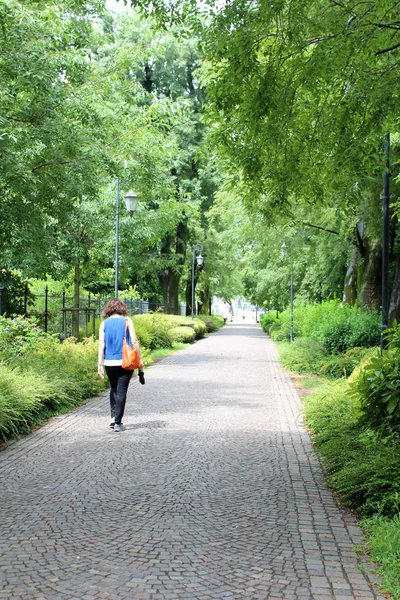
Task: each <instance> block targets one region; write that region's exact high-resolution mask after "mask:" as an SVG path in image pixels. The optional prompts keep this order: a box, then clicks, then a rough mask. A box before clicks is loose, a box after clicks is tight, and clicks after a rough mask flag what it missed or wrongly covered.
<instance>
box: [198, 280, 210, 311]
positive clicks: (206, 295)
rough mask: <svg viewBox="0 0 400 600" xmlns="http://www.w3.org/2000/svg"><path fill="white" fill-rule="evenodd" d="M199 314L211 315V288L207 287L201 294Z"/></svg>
mask: <svg viewBox="0 0 400 600" xmlns="http://www.w3.org/2000/svg"><path fill="white" fill-rule="evenodd" d="M199 314H200V315H209V314H211V312H210V287H209V286H208V285H207V286H205V288H204V289H203V291H202V292H201V293H200V300H199Z"/></svg>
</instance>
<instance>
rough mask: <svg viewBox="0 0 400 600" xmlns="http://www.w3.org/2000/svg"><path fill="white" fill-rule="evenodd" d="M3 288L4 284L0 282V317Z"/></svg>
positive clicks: (0, 313)
mask: <svg viewBox="0 0 400 600" xmlns="http://www.w3.org/2000/svg"><path fill="white" fill-rule="evenodd" d="M3 290H4V285H3V284H2V283H0V317H1V315H2V314H3V309H2V306H1V301H2V297H1V296H2V294H3Z"/></svg>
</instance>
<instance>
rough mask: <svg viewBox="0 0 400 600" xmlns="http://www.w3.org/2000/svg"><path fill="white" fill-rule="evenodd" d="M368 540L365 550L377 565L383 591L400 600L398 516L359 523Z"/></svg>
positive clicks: (399, 525)
mask: <svg viewBox="0 0 400 600" xmlns="http://www.w3.org/2000/svg"><path fill="white" fill-rule="evenodd" d="M361 526H362V528H363V529H364V530H365V531H367V533H368V534H369V538H368V541H367V549H368V552H369V556H370V559H371V560H372V561H373V562H375V563H378V564H379V565H380V566H379V568H378V573H379V574H380V575H381V577H382V578H383V582H384V589H385V591H386V592H387V593H389V594H391V595H392V598H393V600H399V599H400V514H399V515H397V516H395V517H394V518H393V519H387V518H384V517H374V518H372V519H364V520H363V521H361Z"/></svg>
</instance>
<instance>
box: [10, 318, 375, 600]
mask: <svg viewBox="0 0 400 600" xmlns="http://www.w3.org/2000/svg"><path fill="white" fill-rule="evenodd" d="M107 405H108V400H107V396H106V395H103V396H102V397H101V398H100V399H99V400H97V401H94V402H93V401H92V402H89V403H87V404H86V405H85V406H83V407H81V408H80V409H78V410H77V411H75V412H74V413H73V414H70V415H65V416H62V417H58V418H56V419H54V420H52V421H51V422H50V423H48V424H47V425H46V426H45V427H43V428H41V429H40V430H38V431H36V432H35V433H33V434H32V435H30V436H28V437H26V438H24V439H22V440H19V441H17V442H13V443H11V444H8V445H7V446H6V448H5V449H4V450H3V452H1V453H0V476H1V480H2V491H1V514H0V517H1V518H0V569H1V581H2V585H1V588H0V599H1V598H7V599H14V598H15V599H17V598H18V599H21V600H25V599H26V600H28V599H36V600H52V599H54V600H64V599H68V600H74V599H77V600H78V599H79V600H98V599H102V598H104V599H107V600H121V599H134V600H174V599H180V600H225V599H227V600H245V599H249V600H266V599H268V600H282V599H287V600H329V599H334V600H341V599H344V598H346V599H349V598H354V599H355V600H372V599H376V600H380V599H381V598H382V597H381V596H380V595H379V593H378V592H377V591H376V589H375V588H374V587H373V586H372V584H371V582H372V581H375V577H373V576H372V575H369V571H368V567H367V566H366V565H365V564H362V563H361V562H360V559H359V558H357V556H356V555H355V554H354V553H353V550H352V547H353V545H354V544H358V543H360V540H361V532H360V530H359V529H358V527H357V524H356V521H355V519H354V517H352V516H351V515H350V514H348V513H347V512H345V511H344V510H342V509H340V508H338V507H337V506H336V504H335V501H334V499H333V497H332V495H331V494H330V493H329V491H327V489H326V488H325V487H324V485H323V483H322V473H321V469H320V466H319V462H318V459H317V457H316V456H315V454H314V453H313V451H312V447H311V444H310V440H309V438H308V435H307V433H306V432H305V430H304V428H303V426H302V422H301V416H300V401H299V398H298V396H297V393H296V391H295V389H294V387H293V385H292V382H291V381H290V379H289V377H288V376H287V375H286V374H285V373H284V371H283V369H282V368H281V366H280V365H279V363H278V357H277V353H276V350H275V348H274V346H273V344H272V343H271V341H270V340H268V339H267V337H266V336H265V335H264V334H263V333H262V332H261V330H260V329H259V327H258V326H256V325H245V324H240V325H236V324H231V325H228V326H226V327H225V328H223V329H222V330H221V331H220V332H218V333H216V334H213V335H212V336H210V337H209V338H207V339H205V340H201V341H200V342H198V343H196V344H195V345H193V346H191V347H190V348H188V349H187V350H184V351H182V352H180V353H178V354H175V355H173V356H170V357H168V358H167V359H165V360H164V361H163V362H162V363H159V364H157V365H155V366H154V367H152V368H151V369H149V371H148V373H147V381H146V385H145V386H144V387H143V386H140V385H138V382H137V380H136V379H135V380H134V381H133V382H132V384H131V387H130V392H129V401H128V406H127V413H126V415H125V418H124V422H125V424H126V425H127V430H126V431H125V432H123V433H120V434H116V433H113V432H111V431H110V430H109V429H108V410H107ZM382 600H383V599H382Z"/></svg>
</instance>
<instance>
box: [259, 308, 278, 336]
mask: <svg viewBox="0 0 400 600" xmlns="http://www.w3.org/2000/svg"><path fill="white" fill-rule="evenodd" d="M277 320H278V317H277V316H276V312H275V311H271V312H266V313H264V314H263V315H262V316H261V319H260V324H261V327H262V328H263V330H264V331H265V333H269V331H270V328H271V325H273V324H274V323H276V322H277Z"/></svg>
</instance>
